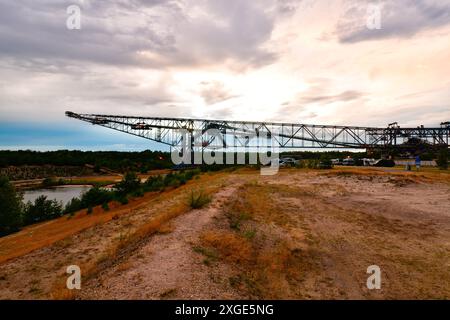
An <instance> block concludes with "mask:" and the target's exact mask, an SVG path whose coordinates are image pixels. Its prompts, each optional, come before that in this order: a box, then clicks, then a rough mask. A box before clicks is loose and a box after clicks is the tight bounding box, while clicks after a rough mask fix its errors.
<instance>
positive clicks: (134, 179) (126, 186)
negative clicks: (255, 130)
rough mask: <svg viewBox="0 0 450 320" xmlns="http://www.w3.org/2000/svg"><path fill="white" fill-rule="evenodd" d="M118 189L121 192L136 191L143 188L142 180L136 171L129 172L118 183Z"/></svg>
mask: <svg viewBox="0 0 450 320" xmlns="http://www.w3.org/2000/svg"><path fill="white" fill-rule="evenodd" d="M115 187H116V189H117V191H118V192H119V193H120V194H128V193H132V192H135V191H137V190H139V189H140V188H141V181H140V179H139V178H138V176H137V175H136V173H134V172H127V173H126V174H125V177H124V178H123V179H122V181H120V182H119V183H117V184H116V186H115Z"/></svg>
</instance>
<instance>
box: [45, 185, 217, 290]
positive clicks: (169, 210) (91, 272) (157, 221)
mask: <svg viewBox="0 0 450 320" xmlns="http://www.w3.org/2000/svg"><path fill="white" fill-rule="evenodd" d="M215 191H216V187H215V186H213V185H210V186H209V187H208V188H206V189H205V190H204V191H203V192H204V195H205V196H208V197H210V195H211V194H212V193H213V192H215ZM190 209H191V207H190V206H189V205H188V203H186V202H185V201H184V199H183V197H181V198H180V199H179V200H178V201H176V202H174V203H173V204H172V205H171V206H167V207H166V208H165V210H163V211H161V212H158V213H156V214H155V215H154V216H153V217H152V218H151V219H150V220H149V221H147V222H145V223H143V224H142V225H140V226H139V227H138V228H137V229H136V230H134V231H133V232H128V233H124V234H120V235H119V237H118V238H117V239H116V241H115V242H114V243H113V244H112V245H111V246H110V247H109V248H107V249H105V250H104V252H103V254H102V255H101V256H100V257H99V258H98V259H97V260H96V261H93V262H89V263H86V264H85V265H83V266H80V267H81V269H82V270H83V279H84V281H89V280H90V279H93V278H95V277H96V276H97V275H98V274H99V273H101V272H102V271H103V270H105V269H106V268H109V267H112V266H114V265H116V264H118V263H120V265H119V267H118V269H119V270H122V271H124V270H126V268H128V267H131V266H129V265H127V263H126V260H127V258H128V257H129V256H130V255H131V254H132V253H133V252H135V250H136V249H137V248H138V247H139V246H140V245H142V244H143V243H144V242H145V241H146V239H148V237H150V236H152V235H153V234H155V233H168V232H171V231H172V230H173V226H172V225H171V224H170V221H171V220H172V219H174V218H175V217H178V216H179V215H181V214H183V213H186V212H188V211H189V210H190ZM121 268H122V269H121ZM66 291H67V292H66ZM70 291H71V290H68V289H66V287H65V283H62V282H56V283H55V284H54V286H53V288H52V291H51V297H52V298H54V299H58V298H59V297H61V298H62V299H68V298H69V299H73V298H76V293H71V292H70Z"/></svg>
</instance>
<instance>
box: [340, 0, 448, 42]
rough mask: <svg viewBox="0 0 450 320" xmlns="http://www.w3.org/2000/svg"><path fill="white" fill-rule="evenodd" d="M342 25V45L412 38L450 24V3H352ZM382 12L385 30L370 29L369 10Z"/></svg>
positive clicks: (429, 0)
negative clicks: (385, 39) (377, 7)
mask: <svg viewBox="0 0 450 320" xmlns="http://www.w3.org/2000/svg"><path fill="white" fill-rule="evenodd" d="M346 4H347V8H346V10H345V11H344V14H343V16H342V17H341V19H340V21H339V22H338V25H337V29H336V34H337V36H338V39H339V41H340V42H343V43H355V42H360V41H366V40H377V39H384V38H391V37H411V36H413V35H414V34H416V33H418V32H420V31H422V30H427V29H433V28H437V27H441V26H444V25H446V24H449V23H450V1H448V0H443V1H437V0H396V1H372V0H370V1H368V0H365V1H361V0H358V1H348V2H347V3H346ZM369 5H379V6H380V8H381V29H373V30H370V29H368V28H367V26H366V21H367V17H368V12H367V9H368V6H369Z"/></svg>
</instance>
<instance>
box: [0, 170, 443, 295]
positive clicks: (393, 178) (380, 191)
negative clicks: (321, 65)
mask: <svg viewBox="0 0 450 320" xmlns="http://www.w3.org/2000/svg"><path fill="white" fill-rule="evenodd" d="M196 188H201V189H202V190H206V191H208V192H210V193H211V195H212V201H211V203H210V204H208V205H207V206H206V207H204V208H201V209H195V210H192V209H190V208H189V207H188V206H187V205H186V203H187V202H186V197H187V195H188V194H189V192H190V190H192V189H196ZM114 210H116V209H113V210H111V212H109V213H107V214H108V215H111V214H112V215H113V216H114ZM95 214H98V215H101V214H103V213H101V212H99V213H95ZM105 214H106V213H105ZM162 217H164V219H162ZM156 218H158V219H157V221H160V222H161V223H160V224H158V225H157V228H156V232H155V230H154V228H153V227H152V228H149V227H148V226H149V223H153V222H154V220H155V219H156ZM152 226H153V225H152ZM142 230H144V231H145V232H143V231H142ZM136 235H138V236H136ZM16 237H17V236H16ZM130 239H131V240H132V241H131V240H130ZM1 250H2V247H1V243H0V254H1ZM71 264H77V265H80V266H81V267H82V275H83V278H82V279H83V282H82V289H81V290H79V291H75V290H72V291H70V292H69V293H68V292H67V291H68V290H67V289H64V283H65V279H66V278H67V276H68V275H67V274H66V272H65V269H66V267H67V266H68V265H71ZM370 265H378V266H379V267H380V269H381V279H382V285H381V289H380V290H369V289H368V288H367V286H366V281H367V278H368V277H369V274H367V267H368V266H370ZM0 298H1V299H14V298H19V299H42V298H74V299H240V298H242V299H247V298H253V299H405V298H411V299H436V298H437V299H442V298H447V299H449V298H450V176H449V175H448V174H444V175H442V174H433V175H427V174H425V173H403V172H400V171H396V172H385V171H383V170H365V169H355V170H341V169H333V170H327V171H311V170H297V169H286V170H281V172H280V173H279V174H278V175H276V176H260V175H259V172H258V171H252V170H239V171H237V172H229V173H219V174H206V175H203V176H202V178H201V179H198V180H195V181H192V183H191V182H190V184H188V185H186V186H184V187H182V188H179V189H176V190H172V191H170V192H164V193H162V194H160V195H158V196H157V197H152V198H149V199H148V200H146V201H145V203H142V204H141V205H140V206H137V207H134V208H131V209H130V210H128V212H127V214H121V215H117V216H114V218H111V219H109V220H108V219H107V220H106V221H104V222H99V223H97V224H95V225H94V226H92V227H89V228H87V229H84V230H81V231H79V232H76V233H74V234H72V235H69V236H67V237H65V238H63V239H62V240H59V241H57V242H55V243H52V244H50V245H46V246H43V247H41V248H37V249H35V250H33V251H31V252H29V253H26V254H23V255H21V256H18V257H15V258H14V259H10V260H8V261H4V262H3V263H1V264H0Z"/></svg>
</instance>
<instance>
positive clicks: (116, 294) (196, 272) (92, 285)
mask: <svg viewBox="0 0 450 320" xmlns="http://www.w3.org/2000/svg"><path fill="white" fill-rule="evenodd" d="M237 185H238V184H236V183H234V184H233V185H231V186H228V187H226V188H225V189H222V190H221V191H220V192H218V193H217V194H215V195H214V199H213V202H212V204H211V205H210V206H208V207H207V208H204V209H199V210H192V211H190V212H189V213H187V214H184V215H182V216H180V217H178V218H176V219H174V220H173V221H172V222H171V223H170V224H169V225H168V226H167V228H168V229H169V231H171V230H173V231H171V232H169V233H167V234H159V235H155V236H154V237H152V238H151V239H150V240H149V241H148V243H146V244H145V245H143V246H142V247H140V248H139V249H138V250H137V251H136V252H134V253H133V254H132V255H131V256H130V257H129V259H127V260H126V261H123V262H122V263H121V264H119V265H116V266H114V267H113V268H111V269H109V270H106V271H105V272H103V273H102V274H100V275H99V276H98V277H97V278H96V279H94V280H93V281H90V282H88V283H87V284H85V285H84V287H83V290H82V293H81V295H80V298H83V299H97V298H99V297H101V299H164V298H169V299H177V298H179V299H238V298H239V295H238V294H237V293H236V292H234V291H233V290H229V288H226V286H224V285H223V284H222V283H217V282H215V281H214V279H212V278H211V277H209V274H208V267H207V266H205V265H204V264H203V263H202V260H201V259H199V256H198V254H196V253H195V252H194V251H193V246H194V243H195V242H196V241H197V239H198V236H199V234H200V233H201V231H202V230H204V229H205V228H207V227H208V226H209V225H211V224H212V222H213V220H214V219H215V218H217V217H218V215H220V214H221V208H220V207H221V204H223V202H225V201H227V199H228V198H229V197H230V196H231V195H232V193H233V192H234V191H235V190H236V188H237ZM226 289H228V290H226Z"/></svg>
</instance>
